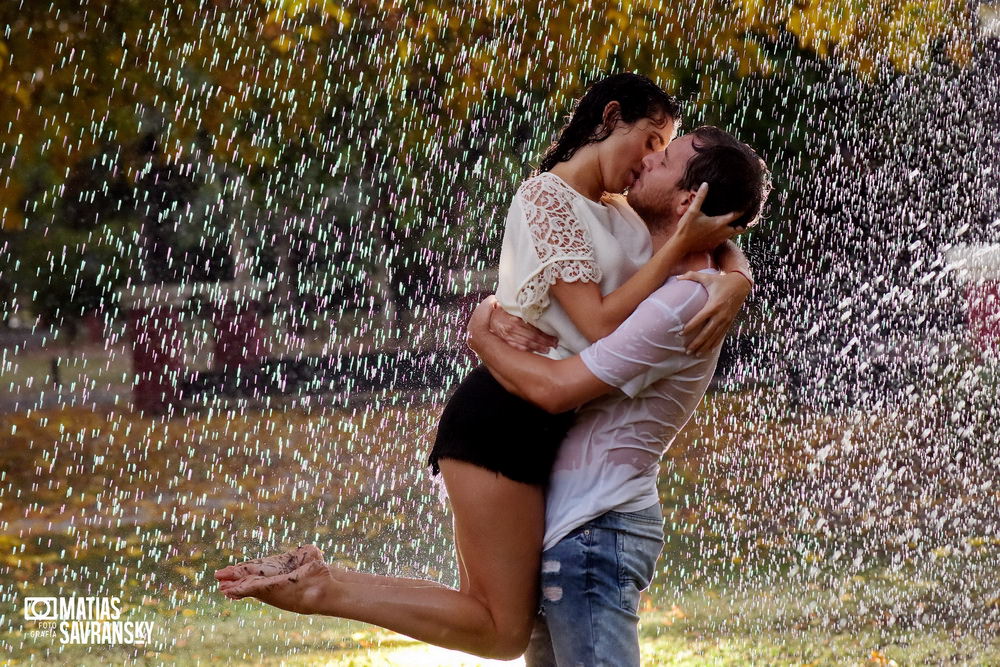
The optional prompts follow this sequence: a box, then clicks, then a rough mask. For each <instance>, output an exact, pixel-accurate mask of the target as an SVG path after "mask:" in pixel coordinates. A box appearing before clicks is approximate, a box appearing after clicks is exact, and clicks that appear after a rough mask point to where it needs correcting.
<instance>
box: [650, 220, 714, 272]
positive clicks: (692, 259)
mask: <svg viewBox="0 0 1000 667" xmlns="http://www.w3.org/2000/svg"><path fill="white" fill-rule="evenodd" d="M651 226H653V225H651ZM676 229H677V221H676V220H674V221H663V222H662V224H659V225H656V226H655V229H654V230H651V231H650V232H649V239H650V242H651V243H652V246H653V253H654V254H655V253H656V252H657V251H659V249H660V248H662V247H663V245H664V244H665V243H666V242H667V241H669V240H670V237H671V236H673V235H674V231H676ZM713 268H715V262H714V261H713V259H712V254H711V253H708V252H696V253H691V254H689V255H686V256H685V257H683V258H682V259H681V260H680V261H679V262H678V263H677V265H676V267H675V269H674V271H673V273H674V275H680V274H681V273H685V272H687V271H699V270H701V269H713Z"/></svg>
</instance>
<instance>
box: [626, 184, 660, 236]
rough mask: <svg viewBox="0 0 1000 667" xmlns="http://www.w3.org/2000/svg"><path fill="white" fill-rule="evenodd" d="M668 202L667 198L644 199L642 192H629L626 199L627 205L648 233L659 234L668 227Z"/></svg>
mask: <svg viewBox="0 0 1000 667" xmlns="http://www.w3.org/2000/svg"><path fill="white" fill-rule="evenodd" d="M668 200H669V196H666V197H662V196H661V197H656V196H653V197H646V196H645V193H644V192H643V193H639V192H636V193H631V192H630V193H629V194H628V196H627V197H626V201H627V202H628V205H629V206H631V207H632V210H633V211H635V212H636V213H638V214H639V217H640V218H642V221H643V222H645V223H646V226H647V227H649V231H650V232H661V231H663V230H665V229H666V228H667V227H669V226H670V221H669V215H668V211H669V209H670V205H669V203H668Z"/></svg>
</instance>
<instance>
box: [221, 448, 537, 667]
mask: <svg viewBox="0 0 1000 667" xmlns="http://www.w3.org/2000/svg"><path fill="white" fill-rule="evenodd" d="M440 467H441V472H442V474H443V475H444V479H445V485H446V486H447V488H448V496H449V499H450V500H451V505H452V511H453V513H454V517H455V542H456V546H457V549H458V558H459V559H460V561H459V562H460V563H464V565H465V570H466V572H465V575H464V576H463V581H462V588H461V589H460V590H458V591H456V590H454V589H450V588H445V587H443V586H437V585H433V584H432V583H431V582H427V583H425V584H424V585H419V584H418V583H417V582H415V581H414V580H412V579H402V578H398V579H397V578H395V577H381V576H375V575H366V574H363V573H358V572H354V573H349V576H346V577H344V576H342V573H335V574H333V575H331V571H330V569H329V568H327V567H326V566H325V565H323V564H322V563H319V562H317V561H311V562H308V563H306V565H303V566H302V567H300V568H298V569H296V570H295V571H293V572H292V573H290V574H284V575H278V576H274V577H261V576H247V577H245V578H243V579H240V580H235V581H228V582H227V581H224V582H222V586H223V590H224V592H226V594H227V595H231V596H233V597H244V596H247V595H251V596H253V597H257V598H259V599H261V600H262V601H264V602H267V603H269V604H273V605H275V606H278V607H280V608H282V609H289V610H292V611H297V612H300V613H319V614H326V615H329V616H338V617H342V618H351V619H354V620H358V621H363V622H366V623H372V624H374V625H379V626H382V627H384V628H388V629H390V630H393V631H395V632H400V633H402V634H405V635H409V636H411V637H414V638H415V639H419V640H420V641H425V642H428V643H431V644H436V645H438V646H443V647H445V648H451V649H458V650H462V651H467V652H469V653H475V654H477V655H481V656H485V657H495V658H514V657H517V656H518V655H520V654H521V653H522V652H523V651H524V648H525V646H526V645H527V642H528V638H529V636H530V634H531V628H532V626H533V624H534V619H535V610H536V608H537V601H538V572H539V559H540V557H541V555H540V551H541V542H542V536H543V530H544V519H543V512H544V498H543V495H542V491H541V489H540V488H538V487H535V486H531V485H528V484H522V483H520V482H514V481H512V480H510V479H507V478H506V477H503V476H501V475H498V474H496V473H493V472H490V471H488V470H486V469H484V468H480V467H479V466H476V465H473V464H470V463H465V462H463V461H456V460H454V459H444V460H442V461H441V463H440Z"/></svg>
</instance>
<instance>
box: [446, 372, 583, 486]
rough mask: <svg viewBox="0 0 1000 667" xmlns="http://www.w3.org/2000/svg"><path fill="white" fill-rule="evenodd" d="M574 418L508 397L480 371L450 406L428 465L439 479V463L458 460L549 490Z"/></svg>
mask: <svg viewBox="0 0 1000 667" xmlns="http://www.w3.org/2000/svg"><path fill="white" fill-rule="evenodd" d="M575 414H576V413H575V411H573V410H570V411H567V412H562V413H560V414H557V415H553V414H550V413H548V412H546V411H545V410H542V409H541V408H539V407H538V406H536V405H535V404H533V403H529V402H528V401H525V400H524V399H522V398H519V397H517V396H515V395H514V394H511V393H510V392H508V391H507V390H506V389H504V388H503V386H502V385H501V384H500V383H499V382H497V380H496V378H494V377H493V375H491V374H490V372H489V370H487V368H486V367H485V366H479V367H478V368H476V369H474V370H473V371H472V372H471V373H469V375H468V376H467V377H466V378H465V379H464V380H462V382H461V384H459V385H458V388H457V389H456V390H455V393H454V394H452V396H451V398H450V399H449V400H448V403H447V404H446V405H445V407H444V412H443V413H442V414H441V421H440V422H439V423H438V430H437V437H436V439H435V441H434V447H433V448H432V449H431V453H430V457H429V460H428V464H429V465H430V466H431V468H432V470H433V474H435V475H436V474H438V473H439V472H441V470H440V468H439V467H438V461H439V460H440V459H442V458H451V459H457V460H459V461H465V462H467V463H473V464H475V465H477V466H479V467H481V468H486V469H487V470H492V471H493V472H497V473H500V474H501V475H503V476H504V477H507V478H509V479H512V480H514V481H515V482H524V483H525V484H535V485H538V486H546V485H548V480H549V473H550V472H551V471H552V464H553V463H554V462H555V458H556V453H557V452H558V451H559V445H560V444H561V443H562V441H563V438H564V437H565V436H566V432H567V431H568V430H569V427H570V426H571V425H572V424H573V418H574V416H575Z"/></svg>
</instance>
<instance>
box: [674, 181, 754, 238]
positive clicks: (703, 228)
mask: <svg viewBox="0 0 1000 667" xmlns="http://www.w3.org/2000/svg"><path fill="white" fill-rule="evenodd" d="M707 196H708V183H702V184H701V187H699V188H698V192H697V193H695V195H694V199H693V200H692V201H691V204H690V205H689V206H688V208H687V211H685V212H684V215H682V216H681V219H680V221H679V222H678V223H677V231H676V232H675V234H674V239H676V242H677V243H679V244H680V247H681V248H682V249H683V251H684V253H685V254H687V253H694V252H708V251H710V250H714V249H715V248H717V247H719V246H720V245H722V244H723V243H725V242H726V241H728V240H729V239H731V238H733V237H734V236H736V235H738V234H742V233H743V232H744V231H746V230H745V229H744V228H742V227H732V226H731V225H730V223H731V222H733V221H734V220H736V219H737V218H739V217H740V216H741V215H743V213H742V212H740V211H734V212H732V213H726V214H725V215H714V216H710V215H705V214H704V213H702V212H701V205H702V204H703V203H704V202H705V197H707Z"/></svg>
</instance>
